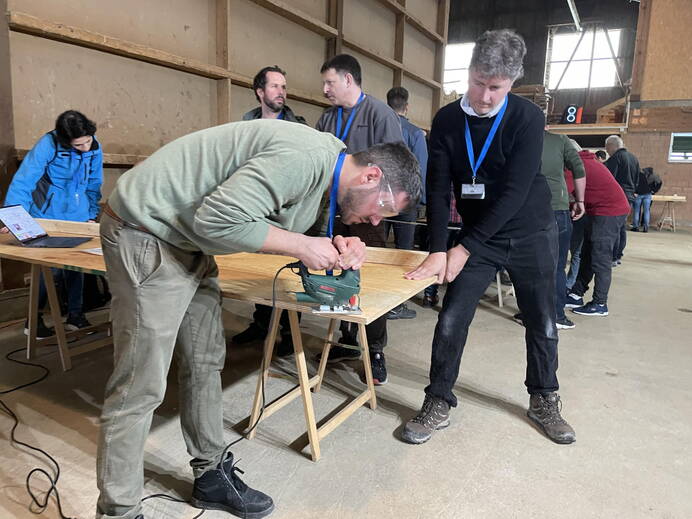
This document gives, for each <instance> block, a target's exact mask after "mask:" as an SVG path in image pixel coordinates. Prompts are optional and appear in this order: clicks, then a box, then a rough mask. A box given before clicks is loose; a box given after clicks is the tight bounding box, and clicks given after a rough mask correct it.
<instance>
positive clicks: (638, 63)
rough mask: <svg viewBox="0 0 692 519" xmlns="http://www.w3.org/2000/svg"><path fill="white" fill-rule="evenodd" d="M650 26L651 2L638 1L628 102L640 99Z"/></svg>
mask: <svg viewBox="0 0 692 519" xmlns="http://www.w3.org/2000/svg"><path fill="white" fill-rule="evenodd" d="M650 26H651V0H640V2H639V17H638V19H637V36H636V39H635V41H634V61H633V63H632V86H631V89H630V101H639V100H641V97H642V86H643V83H644V69H645V68H646V58H647V53H646V50H647V49H646V47H647V42H648V41H649V28H650Z"/></svg>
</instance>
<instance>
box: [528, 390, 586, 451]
mask: <svg viewBox="0 0 692 519" xmlns="http://www.w3.org/2000/svg"><path fill="white" fill-rule="evenodd" d="M561 410H562V401H561V400H560V395H558V394H557V393H555V392H553V393H547V394H546V395H541V394H537V395H531V398H530V400H529V410H528V412H527V413H526V415H527V416H528V417H529V418H531V420H533V421H534V422H535V423H536V424H537V425H538V426H540V428H541V429H543V432H544V433H545V434H546V436H547V437H548V438H550V439H551V440H553V441H554V442H555V443H572V442H573V441H575V440H576V435H575V434H574V429H572V426H571V425H570V424H568V423H567V422H566V421H565V419H564V418H562V416H561V415H560V411H561Z"/></svg>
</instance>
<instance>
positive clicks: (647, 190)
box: [631, 168, 663, 232]
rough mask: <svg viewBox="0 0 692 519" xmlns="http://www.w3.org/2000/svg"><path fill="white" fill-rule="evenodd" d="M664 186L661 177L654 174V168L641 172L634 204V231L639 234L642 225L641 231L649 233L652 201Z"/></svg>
mask: <svg viewBox="0 0 692 519" xmlns="http://www.w3.org/2000/svg"><path fill="white" fill-rule="evenodd" d="M662 185H663V182H662V181H661V177H659V176H658V175H657V174H656V173H655V172H654V169H653V168H644V169H642V170H641V171H640V172H639V182H638V183H637V189H636V190H635V193H634V194H635V198H634V202H633V204H632V229H631V230H632V231H634V232H638V231H639V224H640V223H641V225H642V227H641V231H642V232H649V222H650V220H651V200H652V198H653V195H655V194H656V193H658V191H659V189H661V186H662Z"/></svg>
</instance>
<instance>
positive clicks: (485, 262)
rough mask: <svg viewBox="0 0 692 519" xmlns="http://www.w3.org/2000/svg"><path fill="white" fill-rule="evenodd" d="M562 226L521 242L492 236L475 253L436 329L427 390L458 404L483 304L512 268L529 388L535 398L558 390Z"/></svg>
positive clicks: (448, 296)
mask: <svg viewBox="0 0 692 519" xmlns="http://www.w3.org/2000/svg"><path fill="white" fill-rule="evenodd" d="M556 266H557V225H556V224H555V223H554V222H553V223H552V224H551V225H550V226H549V227H548V228H546V229H544V230H542V231H538V232H535V233H533V234H529V235H527V236H524V237H521V238H512V239H498V238H491V239H490V240H488V241H487V242H486V246H485V248H484V250H483V251H482V252H480V253H475V254H471V256H470V257H469V260H468V261H467V263H466V265H465V266H464V268H463V270H462V271H461V272H460V273H459V275H458V276H457V277H456V279H455V280H454V281H452V282H451V283H450V284H449V286H448V287H447V293H446V294H445V298H444V301H443V302H442V310H441V312H440V315H439V317H438V320H437V326H436V327H435V335H434V337H433V344H432V360H431V362H430V385H429V386H428V387H426V388H425V392H426V393H427V394H429V395H432V396H435V397H437V398H442V399H444V400H445V401H447V403H448V404H449V405H450V406H453V407H454V406H456V405H457V398H456V396H455V395H454V393H453V392H452V390H453V388H454V384H455V383H456V380H457V377H458V376H459V366H460V364H461V355H462V353H463V351H464V346H465V344H466V337H467V335H468V329H469V326H470V325H471V321H472V320H473V316H474V314H475V312H476V307H477V306H478V301H479V300H480V298H481V296H482V295H483V293H484V292H485V290H486V289H487V288H488V285H490V283H491V282H492V280H493V279H495V274H496V273H497V271H498V270H499V269H501V268H505V269H507V272H509V275H510V277H511V278H512V282H513V284H514V290H515V293H516V295H517V303H518V304H519V310H520V311H521V313H522V315H523V321H524V326H525V327H526V335H525V337H526V381H525V384H526V387H527V389H528V392H529V394H536V393H549V392H551V391H556V390H557V389H558V382H557V328H556V327H555V268H556Z"/></svg>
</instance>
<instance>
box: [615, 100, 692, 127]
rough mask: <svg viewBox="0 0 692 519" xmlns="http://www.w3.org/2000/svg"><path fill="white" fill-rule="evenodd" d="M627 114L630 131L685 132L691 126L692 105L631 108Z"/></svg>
mask: <svg viewBox="0 0 692 519" xmlns="http://www.w3.org/2000/svg"><path fill="white" fill-rule="evenodd" d="M629 115H630V116H629V123H628V130H629V131H630V132H637V131H643V132H686V131H689V129H690V127H692V107H689V106H652V107H647V108H632V109H631V110H630V114H629Z"/></svg>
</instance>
